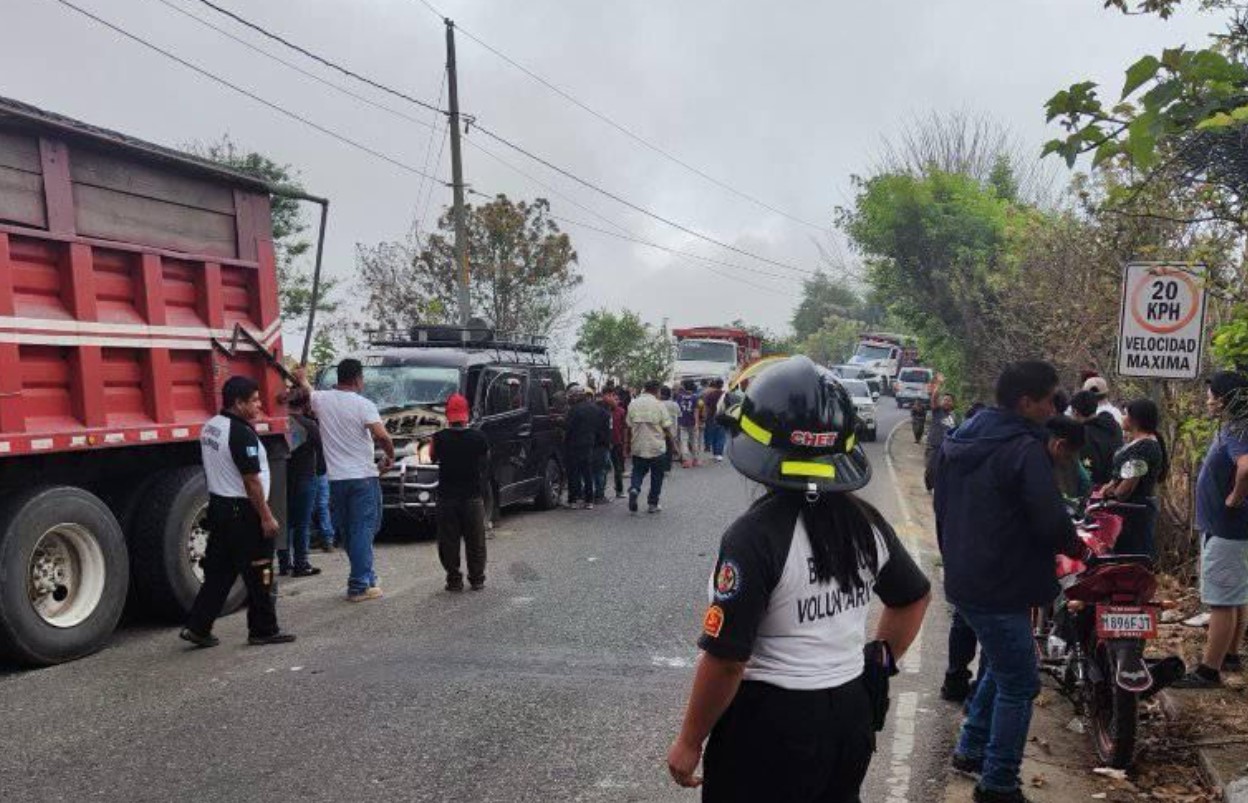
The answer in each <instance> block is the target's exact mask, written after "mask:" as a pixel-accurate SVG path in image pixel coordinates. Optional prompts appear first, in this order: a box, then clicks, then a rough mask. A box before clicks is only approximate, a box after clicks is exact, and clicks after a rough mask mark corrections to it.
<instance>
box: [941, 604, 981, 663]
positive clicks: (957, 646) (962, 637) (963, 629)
mask: <svg viewBox="0 0 1248 803" xmlns="http://www.w3.org/2000/svg"><path fill="white" fill-rule="evenodd" d="M978 646H979V639H978V638H976V637H975V631H974V630H972V629H971V626H970V625H968V624H967V623H966V620H965V619H963V618H962V614H960V613H958V609H957V608H954V609H953V614H952V615H951V616H950V617H949V668H948V669H946V670H945V673H946V674H949V675H960V676H962V677H965V678H967V679H968V680H969V679H970V677H971V661H974V660H975V649H976V648H977V647H978ZM980 663H981V664H982V663H983V662H982V661H981V662H980ZM980 673H981V674H982V673H983V670H982V668H981V670H980Z"/></svg>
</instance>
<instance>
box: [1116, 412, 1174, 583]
mask: <svg viewBox="0 0 1248 803" xmlns="http://www.w3.org/2000/svg"><path fill="white" fill-rule="evenodd" d="M1160 424H1161V412H1160V411H1159V410H1158V408H1157V404H1156V402H1154V401H1153V400H1152V399H1136V400H1135V401H1133V402H1131V403H1129V404H1128V405H1127V409H1126V415H1125V416H1124V417H1123V421H1122V429H1123V432H1124V433H1125V434H1126V436H1127V438H1128V441H1127V443H1126V444H1125V445H1124V446H1123V447H1122V448H1121V449H1119V450H1118V451H1117V453H1116V454H1114V465H1113V479H1112V480H1110V482H1109V485H1108V486H1106V488H1105V495H1106V496H1107V497H1109V498H1112V499H1118V500H1119V501H1122V502H1129V503H1132V504H1137V505H1143V507H1142V508H1140V509H1135V510H1126V511H1124V512H1123V522H1122V533H1121V534H1120V535H1119V536H1118V541H1117V543H1116V544H1114V551H1115V552H1117V553H1119V554H1121V555H1148V556H1149V557H1150V558H1152V559H1153V560H1156V559H1157V545H1156V540H1155V535H1156V530H1157V485H1158V484H1159V483H1162V482H1165V480H1166V477H1167V476H1168V475H1169V473H1170V455H1169V452H1168V450H1167V449H1166V441H1165V439H1164V438H1163V437H1162V436H1161V432H1160V431H1159V426H1160Z"/></svg>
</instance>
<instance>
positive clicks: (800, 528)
mask: <svg viewBox="0 0 1248 803" xmlns="http://www.w3.org/2000/svg"><path fill="white" fill-rule="evenodd" d="M873 530H874V532H875V540H876V555H877V565H878V570H877V571H876V573H875V574H874V576H872V574H871V572H870V570H869V569H867V568H866V567H863V568H862V569H860V570H859V572H860V576H861V577H862V580H863V583H862V586H861V587H860V588H858V587H853V586H851V587H850V588H848V589H841V588H840V587H838V585H837V584H836V581H835V580H832V581H830V582H826V583H825V582H820V581H819V579H818V578H817V577H816V575H815V569H814V556H813V553H812V551H811V547H810V537H809V536H808V535H807V532H806V526H805V524H804V523H803V521H802V517H801V516H800V515H797V513H796V508H794V507H793V506H792V505H789V504H787V503H784V502H782V501H780V500H779V499H778V498H777V497H775V496H771V497H766V498H764V499H763V500H760V502H759V503H756V504H755V505H754V506H753V507H752V508H751V509H750V510H749V511H748V512H747V513H746V514H745V515H744V516H742V517H741V518H740V519H738V520H737V522H736V523H735V524H734V525H733V526H732V527H731V528H729V530H728V532H727V533H726V534H725V535H724V538H723V542H722V544H721V546H720V555H719V560H717V561H716V564H715V571H714V572H713V573H712V575H711V580H710V588H709V591H710V607H709V608H708V610H707V616H706V619H705V620H704V622H703V633H702V636H701V638H700V639H699V641H698V646H699V647H701V648H702V649H704V650H706V651H707V652H709V653H711V654H712V655H715V656H717V657H720V658H725V659H729V660H738V661H745V679H746V680H755V681H762V682H765V683H770V684H772V685H774V686H779V687H781V688H785V689H800V690H807V689H828V688H833V687H836V686H841V685H844V684H845V683H848V682H850V681H852V680H854V679H855V678H857V677H858V676H859V675H861V674H862V670H863V646H864V645H865V644H866V627H867V615H868V610H869V608H870V604H871V601H872V599H874V598H875V597H877V596H878V597H879V598H880V599H881V600H882V601H883V602H884V603H885V604H886V605H891V606H904V605H908V604H910V603H912V602H915V601H917V600H919V599H921V598H922V597H923V596H924V595H926V594H927V593H928V591H929V590H930V584H929V583H928V581H927V578H926V577H924V576H923V573H922V572H921V571H920V570H919V568H918V566H917V565H916V564H915V563H914V560H913V559H912V558H911V557H910V555H909V553H907V552H906V550H905V547H903V546H902V544H901V542H900V541H899V540H898V539H897V536H896V534H895V533H894V532H893V531H892V529H891V528H890V527H888V526H887V525H883V527H882V528H881V527H874V528H873Z"/></svg>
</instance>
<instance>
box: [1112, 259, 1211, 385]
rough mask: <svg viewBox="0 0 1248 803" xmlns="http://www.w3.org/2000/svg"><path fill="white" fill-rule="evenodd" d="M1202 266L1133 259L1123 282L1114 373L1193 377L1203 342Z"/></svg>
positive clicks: (1163, 377) (1196, 369)
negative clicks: (1135, 260)
mask: <svg viewBox="0 0 1248 803" xmlns="http://www.w3.org/2000/svg"><path fill="white" fill-rule="evenodd" d="M1203 273H1204V266H1203V265H1192V264H1187V263H1158V262H1133V263H1131V264H1129V265H1127V270H1126V275H1125V277H1124V278H1123V284H1122V311H1121V315H1120V317H1119V324H1118V373H1119V375H1121V376H1140V377H1148V378H1152V379H1195V378H1196V377H1197V376H1198V375H1199V374H1200V357H1201V353H1202V351H1203V350H1204V344H1205V286H1204V279H1203Z"/></svg>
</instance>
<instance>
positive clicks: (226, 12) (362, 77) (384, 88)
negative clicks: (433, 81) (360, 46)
mask: <svg viewBox="0 0 1248 803" xmlns="http://www.w3.org/2000/svg"><path fill="white" fill-rule="evenodd" d="M199 2H200V3H203V4H204V5H206V6H208V7H209V8H211V9H212V10H213V11H215V12H217V13H218V14H222V15H224V16H226V17H229V18H230V19H232V20H234V21H235V22H237V23H238V24H239V25H244V26H246V27H248V28H250V29H252V30H253V31H255V32H256V33H258V34H260V35H261V36H267V37H268V38H270V39H272V40H273V41H275V42H280V43H281V44H283V45H285V46H286V47H288V48H290V49H291V50H295V51H298V52H299V53H302V54H303V55H305V56H307V57H308V58H310V59H312V60H313V61H317V62H320V63H321V64H324V65H325V66H326V67H329V68H330V69H331V70H337V71H338V72H340V73H342V74H343V75H347V76H350V77H351V78H354V79H355V80H357V81H361V82H363V83H366V84H368V85H369V86H371V87H373V88H374V89H379V90H381V91H382V92H385V93H387V94H390V95H394V96H395V97H398V98H402V99H403V100H406V101H407V102H409V103H415V104H416V105H417V106H420V107H422V108H425V109H429V110H430V111H435V112H437V113H438V114H442V115H448V116H449V115H450V112H449V111H447V110H446V109H441V108H438V107H437V106H435V105H433V104H432V103H429V102H428V101H425V100H421V99H420V98H414V97H412V96H411V95H409V94H407V93H406V92H400V91H399V90H397V89H395V88H393V87H389V86H386V85H385V84H383V83H381V82H380V81H374V80H373V79H372V78H369V77H368V76H365V75H361V74H360V73H357V72H355V71H354V70H349V69H347V68H346V67H343V66H342V65H341V64H338V63H337V62H334V61H331V60H330V59H327V58H325V57H324V56H319V55H317V54H316V53H313V52H312V51H311V50H308V49H307V48H304V47H301V46H299V45H297V44H295V43H294V42H291V41H290V40H289V39H285V38H283V37H282V36H279V35H278V34H275V33H273V32H272V31H270V30H268V29H267V28H265V27H263V26H261V25H257V24H256V23H254V22H251V21H250V20H247V19H245V18H243V17H240V16H239V15H238V14H235V13H234V12H233V11H230V10H229V9H228V8H222V7H221V6H219V5H217V4H216V3H214V2H212V0H199Z"/></svg>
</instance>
